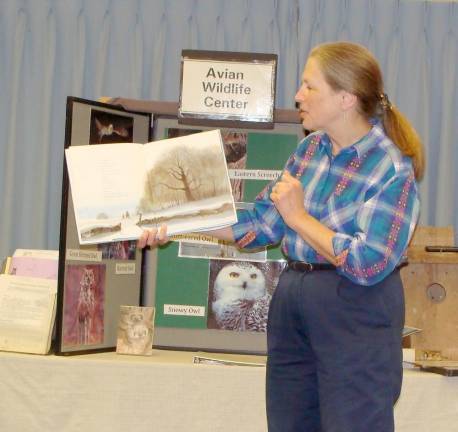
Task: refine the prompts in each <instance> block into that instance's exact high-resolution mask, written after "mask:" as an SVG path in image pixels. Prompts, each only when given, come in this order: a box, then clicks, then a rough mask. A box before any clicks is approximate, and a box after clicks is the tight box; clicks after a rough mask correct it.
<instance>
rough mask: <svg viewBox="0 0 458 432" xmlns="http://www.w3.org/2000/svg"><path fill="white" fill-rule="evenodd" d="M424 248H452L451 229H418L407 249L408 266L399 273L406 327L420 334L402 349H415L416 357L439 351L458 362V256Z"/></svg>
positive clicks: (446, 357)
mask: <svg viewBox="0 0 458 432" xmlns="http://www.w3.org/2000/svg"><path fill="white" fill-rule="evenodd" d="M426 245H444V246H453V245H454V232H453V228H452V227H443V228H442V227H441V228H436V227H418V228H417V230H416V232H415V234H414V237H413V239H412V242H411V244H410V246H409V249H408V251H407V256H408V258H409V265H408V266H406V267H404V268H402V270H401V278H402V280H403V283H404V293H405V299H406V325H408V326H413V327H419V328H421V329H423V331H422V332H420V333H416V334H414V335H412V336H410V337H409V339H408V343H407V344H405V346H406V345H407V346H409V347H411V348H415V350H416V352H418V353H419V354H418V355H417V358H418V357H420V358H421V356H422V355H427V354H428V353H430V352H434V351H438V352H440V356H441V357H442V358H444V359H451V360H458V253H454V252H426V251H425V246H426ZM422 353H423V354H422ZM425 353H426V354H425Z"/></svg>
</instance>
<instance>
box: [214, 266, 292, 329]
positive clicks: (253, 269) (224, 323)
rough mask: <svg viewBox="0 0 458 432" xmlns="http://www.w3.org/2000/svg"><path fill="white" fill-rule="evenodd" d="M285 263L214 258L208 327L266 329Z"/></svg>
mask: <svg viewBox="0 0 458 432" xmlns="http://www.w3.org/2000/svg"><path fill="white" fill-rule="evenodd" d="M283 266H284V264H283V263H281V262H266V263H254V262H243V261H232V262H229V263H228V262H227V261H220V260H212V261H211V263H210V284H209V285H210V286H209V291H210V293H209V311H210V314H209V318H208V327H209V328H217V329H222V330H237V331H252V332H265V331H266V329H267V314H268V311H269V304H270V299H271V296H272V291H273V289H274V287H275V286H276V282H277V280H278V277H279V275H280V271H281V269H282V268H283Z"/></svg>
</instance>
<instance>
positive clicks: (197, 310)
mask: <svg viewBox="0 0 458 432" xmlns="http://www.w3.org/2000/svg"><path fill="white" fill-rule="evenodd" d="M164 315H182V316H205V307H204V306H191V305H172V304H165V305H164Z"/></svg>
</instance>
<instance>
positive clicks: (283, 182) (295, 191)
mask: <svg viewBox="0 0 458 432" xmlns="http://www.w3.org/2000/svg"><path fill="white" fill-rule="evenodd" d="M270 199H271V200H272V202H273V203H274V204H275V207H276V208H277V210H278V211H279V213H280V214H281V216H282V217H283V220H284V221H285V223H286V224H287V225H288V226H290V227H291V228H293V229H294V228H295V224H298V223H299V222H300V220H301V219H302V218H303V217H304V216H306V215H307V212H306V210H305V208H304V191H303V189H302V184H301V182H300V181H299V180H298V179H296V178H295V177H293V176H292V175H291V174H290V173H289V172H288V171H285V172H284V173H283V175H282V176H281V179H280V180H279V181H278V182H277V183H276V184H275V186H274V187H273V189H272V192H271V194H270Z"/></svg>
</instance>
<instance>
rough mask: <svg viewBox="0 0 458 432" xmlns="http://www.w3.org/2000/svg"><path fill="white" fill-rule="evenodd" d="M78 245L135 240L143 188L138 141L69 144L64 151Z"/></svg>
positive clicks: (137, 235)
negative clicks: (134, 142) (135, 142)
mask: <svg viewBox="0 0 458 432" xmlns="http://www.w3.org/2000/svg"><path fill="white" fill-rule="evenodd" d="M65 156H66V160H67V167H68V172H69V178H70V184H71V190H72V197H73V204H74V207H75V218H76V224H77V228H78V235H79V239H80V243H81V244H89V243H101V242H107V241H114V240H120V239H124V240H126V239H135V238H138V237H139V236H140V234H141V229H140V228H139V227H138V225H137V222H138V219H139V213H138V203H139V201H140V198H141V196H142V194H143V191H144V188H145V172H144V165H143V155H142V145H141V144H131V143H127V144H104V145H87V146H72V147H69V148H68V149H66V150H65Z"/></svg>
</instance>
